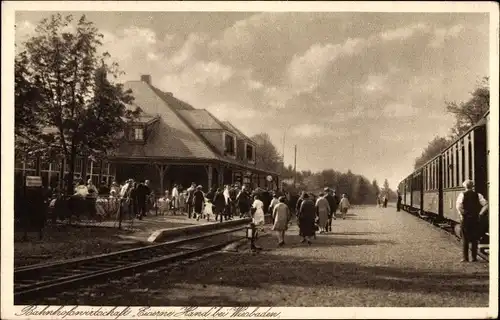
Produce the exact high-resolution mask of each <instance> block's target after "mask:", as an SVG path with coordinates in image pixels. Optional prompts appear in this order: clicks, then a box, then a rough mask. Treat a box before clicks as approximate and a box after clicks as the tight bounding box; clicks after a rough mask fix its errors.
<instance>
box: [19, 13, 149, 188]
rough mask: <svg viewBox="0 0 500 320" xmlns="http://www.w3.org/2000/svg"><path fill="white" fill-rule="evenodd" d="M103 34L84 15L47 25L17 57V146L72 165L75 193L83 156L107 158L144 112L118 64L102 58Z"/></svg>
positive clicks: (50, 21)
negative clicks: (129, 125) (119, 80)
mask: <svg viewBox="0 0 500 320" xmlns="http://www.w3.org/2000/svg"><path fill="white" fill-rule="evenodd" d="M102 37H103V36H102V34H100V33H99V32H98V29H97V28H96V27H94V25H93V23H92V22H90V21H88V20H87V19H86V17H85V16H84V15H83V16H81V17H80V19H79V20H78V21H76V22H75V24H73V16H71V15H68V16H66V17H62V16H61V15H60V14H56V15H52V16H51V17H50V18H49V19H43V20H42V21H41V22H40V23H39V24H38V26H37V28H36V30H35V34H34V35H33V36H32V37H30V38H29V39H28V40H27V41H26V42H24V43H23V51H21V52H20V53H18V54H17V56H16V68H15V72H16V76H15V80H16V82H15V92H16V103H15V107H16V138H19V139H16V142H19V145H21V142H22V141H23V142H25V141H28V143H24V144H23V145H22V147H23V148H22V150H23V151H24V152H28V153H34V152H38V153H48V152H55V153H57V154H62V155H64V157H65V158H66V161H67V162H68V164H69V171H70V175H69V177H70V181H68V187H71V184H72V179H73V172H74V164H75V159H76V157H77V156H89V155H92V156H95V157H98V156H100V155H105V154H106V152H107V151H109V150H113V149H114V148H116V147H117V145H118V144H119V143H120V142H121V139H119V138H118V137H119V134H120V133H121V132H123V131H124V130H125V128H126V122H127V121H128V120H131V119H133V118H134V117H137V116H138V114H139V112H140V110H138V109H135V110H130V109H127V105H129V104H131V103H132V101H133V97H132V96H131V95H130V91H124V89H123V87H122V85H120V84H116V83H112V82H111V81H110V80H108V75H110V76H113V77H114V79H116V78H117V76H118V75H119V73H120V71H119V69H118V65H117V64H116V63H108V62H107V61H108V60H109V58H110V55H109V54H108V53H99V50H98V49H99V48H100V47H101V46H102V43H101V39H102Z"/></svg>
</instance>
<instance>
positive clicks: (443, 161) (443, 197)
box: [400, 111, 490, 240]
mask: <svg viewBox="0 0 500 320" xmlns="http://www.w3.org/2000/svg"><path fill="white" fill-rule="evenodd" d="M489 120H490V113H489V111H488V112H487V113H486V114H485V115H484V117H483V118H482V119H481V120H480V121H479V122H478V123H477V124H476V125H474V126H473V127H472V128H470V129H469V130H468V131H467V132H465V133H464V134H463V135H461V136H460V137H459V138H457V139H456V140H455V141H453V143H451V144H450V145H449V146H448V147H447V148H446V149H444V150H443V151H442V152H441V153H440V154H439V155H437V156H436V157H434V158H433V159H431V160H430V161H428V162H427V163H426V164H424V165H423V166H422V167H420V168H418V169H416V170H415V171H414V172H413V173H412V174H411V175H410V176H408V177H407V178H405V179H404V180H403V181H401V183H400V188H401V191H400V192H402V195H403V196H402V198H403V199H402V204H403V206H402V207H403V210H405V211H408V212H410V213H415V212H418V213H420V214H423V215H424V216H426V217H428V216H431V217H433V220H444V221H446V222H447V223H448V224H450V226H451V227H453V228H454V230H455V233H456V234H457V235H460V219H459V216H458V212H457V210H456V200H457V197H458V195H459V194H460V192H462V191H463V186H462V183H463V181H464V180H467V179H470V180H473V181H474V186H475V190H476V191H477V192H479V193H481V194H482V195H484V197H485V198H486V199H488V191H489V181H488V165H489V161H488V157H489V148H488V140H487V133H488V129H489ZM403 192H404V193H403ZM435 218H438V219H435ZM482 228H483V230H482V234H486V235H487V236H488V234H489V223H488V217H487V215H486V217H485V218H484V220H483V221H482ZM486 238H487V237H486ZM484 239H485V238H484V237H483V240H484Z"/></svg>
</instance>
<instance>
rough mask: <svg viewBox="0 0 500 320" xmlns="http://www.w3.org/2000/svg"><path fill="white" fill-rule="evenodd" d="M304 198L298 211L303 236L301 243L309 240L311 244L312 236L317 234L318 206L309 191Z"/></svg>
mask: <svg viewBox="0 0 500 320" xmlns="http://www.w3.org/2000/svg"><path fill="white" fill-rule="evenodd" d="M302 198H303V200H302V203H301V205H300V208H299V213H298V221H299V228H300V235H301V236H302V241H301V243H304V242H306V241H307V243H308V244H309V245H310V244H311V237H313V236H314V234H315V226H314V221H315V220H316V206H315V205H314V202H313V201H312V200H311V199H310V198H309V195H308V194H307V193H304V195H303V196H302Z"/></svg>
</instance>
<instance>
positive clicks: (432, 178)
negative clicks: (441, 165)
mask: <svg viewBox="0 0 500 320" xmlns="http://www.w3.org/2000/svg"><path fill="white" fill-rule="evenodd" d="M434 167H435V163H434V162H433V163H432V165H431V189H432V190H434Z"/></svg>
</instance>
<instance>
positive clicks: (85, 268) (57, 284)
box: [14, 226, 246, 300]
mask: <svg viewBox="0 0 500 320" xmlns="http://www.w3.org/2000/svg"><path fill="white" fill-rule="evenodd" d="M245 228H246V227H245V226H243V227H241V226H240V227H236V228H231V229H226V230H224V229H223V230H217V231H216V232H206V234H203V235H199V236H195V237H189V238H186V239H181V240H174V241H169V242H165V243H161V244H159V245H153V246H148V247H144V248H134V249H128V250H123V251H118V252H113V253H109V254H101V255H98V256H94V257H87V258H79V259H72V260H70V261H69V263H66V262H65V261H60V262H54V263H48V264H43V265H38V266H37V265H35V266H30V267H24V268H22V269H20V270H16V271H15V276H14V284H15V285H14V298H15V299H16V300H19V299H21V298H29V297H32V296H36V295H40V294H41V293H42V292H47V291H52V292H53V291H56V290H60V289H63V288H66V287H74V286H76V285H78V284H81V283H82V282H88V281H89V280H93V281H95V280H98V279H100V278H103V277H108V278H109V277H111V276H118V275H122V274H124V273H127V272H131V271H135V272H137V271H140V270H144V269H147V268H152V267H155V266H157V265H158V264H161V263H168V262H173V261H176V260H181V259H186V258H190V257H193V256H197V255H201V254H204V253H206V252H211V251H214V250H218V249H220V248H223V247H225V246H226V245H228V244H230V243H233V242H235V241H239V240H241V239H242V238H245V237H244V236H235V238H233V239H230V240H227V239H223V240H225V241H222V243H218V244H215V245H213V244H210V245H208V246H207V245H204V244H203V242H202V243H199V242H200V240H205V239H209V238H217V237H218V236H223V235H228V234H230V233H235V232H238V231H241V230H243V229H245ZM219 241H220V240H219ZM193 242H194V243H195V244H196V243H198V244H200V245H201V246H202V247H201V248H183V247H182V245H185V244H187V243H193ZM130 253H134V255H130ZM137 253H140V255H136V254H137ZM127 260H128V261H127ZM47 271H49V272H50V273H49V274H47ZM16 278H17V279H16ZM16 284H17V287H16Z"/></svg>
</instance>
